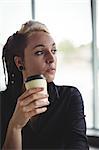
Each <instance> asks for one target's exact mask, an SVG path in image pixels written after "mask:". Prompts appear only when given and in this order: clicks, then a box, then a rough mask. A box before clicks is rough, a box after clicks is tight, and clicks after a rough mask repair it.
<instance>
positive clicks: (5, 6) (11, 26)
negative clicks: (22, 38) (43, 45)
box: [0, 0, 32, 91]
mask: <svg viewBox="0 0 99 150" xmlns="http://www.w3.org/2000/svg"><path fill="white" fill-rule="evenodd" d="M31 18H32V11H31V0H28V1H27V0H20V1H17V0H14V1H13V0H0V91H1V90H4V89H5V81H4V72H3V68H2V61H1V54H2V47H3V45H4V44H5V42H6V40H7V38H8V37H9V36H10V35H11V34H13V33H14V32H15V31H16V30H17V29H19V28H20V26H21V24H23V23H24V22H26V21H27V20H29V19H31Z"/></svg>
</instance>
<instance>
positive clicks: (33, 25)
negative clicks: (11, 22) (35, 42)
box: [18, 20, 49, 37]
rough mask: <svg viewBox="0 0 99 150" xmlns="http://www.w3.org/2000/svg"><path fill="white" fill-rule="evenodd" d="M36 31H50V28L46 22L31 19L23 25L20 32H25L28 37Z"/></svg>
mask: <svg viewBox="0 0 99 150" xmlns="http://www.w3.org/2000/svg"><path fill="white" fill-rule="evenodd" d="M35 31H43V32H46V33H49V30H48V28H47V27H46V25H45V24H43V23H41V22H39V21H33V20H30V21H28V22H26V23H25V24H23V25H22V26H21V29H20V30H19V31H18V33H21V34H25V35H26V36H27V37H29V36H31V35H32V33H33V32H35Z"/></svg>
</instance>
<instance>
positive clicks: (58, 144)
mask: <svg viewBox="0 0 99 150" xmlns="http://www.w3.org/2000/svg"><path fill="white" fill-rule="evenodd" d="M56 52H57V50H56V45H55V42H54V40H53V38H52V37H51V35H50V33H49V31H48V29H47V27H46V26H45V25H44V24H42V23H40V22H37V21H29V22H27V23H25V24H24V25H22V27H21V29H20V30H19V31H17V32H16V33H15V34H13V35H12V36H11V37H10V38H9V39H8V40H7V43H6V44H5V46H4V48H3V56H2V58H3V63H4V68H5V63H6V67H7V72H8V85H7V90H6V91H5V92H3V93H2V103H1V104H2V112H1V113H2V130H1V135H2V145H3V149H17V150H19V149H76V150H77V149H78V150H86V149H88V143H87V138H86V123H85V118H84V106H83V100H82V97H81V94H80V92H79V91H78V89H77V88H75V87H71V86H56V85H55V84H54V83H53V80H54V76H55V71H56V63H57V56H56ZM35 74H42V75H43V76H44V77H45V78H46V81H47V90H48V94H43V93H41V91H43V90H44V89H43V88H40V87H38V88H32V89H29V90H26V88H25V85H24V83H25V81H26V79H27V77H29V76H32V75H35Z"/></svg>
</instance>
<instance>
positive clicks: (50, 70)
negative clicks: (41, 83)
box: [46, 68, 56, 74]
mask: <svg viewBox="0 0 99 150" xmlns="http://www.w3.org/2000/svg"><path fill="white" fill-rule="evenodd" d="M55 71H56V69H55V68H48V69H47V70H46V72H48V73H51V74H53V73H55Z"/></svg>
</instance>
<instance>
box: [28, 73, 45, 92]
mask: <svg viewBox="0 0 99 150" xmlns="http://www.w3.org/2000/svg"><path fill="white" fill-rule="evenodd" d="M25 87H26V89H27V90H28V89H31V88H38V87H40V88H44V90H43V91H42V92H43V93H44V94H47V82H46V79H45V78H44V76H43V75H33V76H30V77H28V78H27V80H26V81H25Z"/></svg>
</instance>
